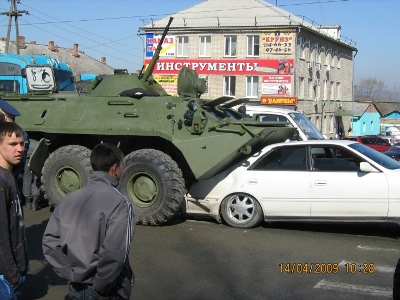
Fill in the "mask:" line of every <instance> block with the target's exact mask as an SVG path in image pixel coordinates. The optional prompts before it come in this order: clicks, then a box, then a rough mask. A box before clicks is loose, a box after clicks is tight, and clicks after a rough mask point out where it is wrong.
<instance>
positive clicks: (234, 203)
mask: <svg viewBox="0 0 400 300" xmlns="http://www.w3.org/2000/svg"><path fill="white" fill-rule="evenodd" d="M221 214H222V218H223V219H224V221H225V222H226V223H227V224H228V225H230V226H232V227H238V228H252V227H256V226H258V225H260V224H261V222H262V220H263V212H262V209H261V205H260V204H259V203H258V201H257V200H256V199H254V198H253V197H251V196H249V195H247V194H242V193H236V194H233V195H230V196H228V197H226V198H225V199H224V200H222V204H221Z"/></svg>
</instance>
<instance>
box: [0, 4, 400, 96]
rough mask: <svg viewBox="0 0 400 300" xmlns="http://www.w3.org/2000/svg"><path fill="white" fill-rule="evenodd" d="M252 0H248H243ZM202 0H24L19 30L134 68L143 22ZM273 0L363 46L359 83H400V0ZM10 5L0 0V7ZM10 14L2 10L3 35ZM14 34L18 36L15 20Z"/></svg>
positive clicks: (356, 74)
mask: <svg viewBox="0 0 400 300" xmlns="http://www.w3.org/2000/svg"><path fill="white" fill-rule="evenodd" d="M243 1H247V0H243ZM201 2H203V0H146V1H143V0H142V1H139V0H68V1H61V0H57V1H54V0H20V3H18V4H17V8H18V10H26V11H28V12H29V14H28V15H26V14H25V13H22V16H20V17H19V18H18V24H19V34H20V35H22V36H25V40H26V42H29V41H32V40H34V41H36V43H37V44H44V45H47V44H48V42H49V41H54V44H55V45H58V46H59V47H66V48H72V46H73V44H75V43H77V44H78V45H79V50H81V51H85V54H87V55H89V56H91V57H93V58H95V59H98V60H100V58H101V57H103V56H104V57H106V59H107V64H108V65H109V66H111V67H113V68H116V69H128V71H129V72H135V71H136V70H138V69H141V67H142V64H143V54H142V53H143V42H142V38H143V37H140V36H139V35H138V30H139V27H140V26H143V25H146V24H149V23H151V22H152V20H153V21H156V20H159V19H162V18H164V17H167V16H169V15H171V14H174V13H177V12H179V11H181V10H184V9H186V8H189V7H191V6H194V5H196V4H199V3H201ZM267 2H268V3H270V4H273V5H277V6H279V7H280V8H282V9H284V10H286V11H288V12H290V13H292V14H294V15H297V16H299V17H302V18H303V17H304V18H305V20H306V21H308V22H310V23H311V22H314V24H316V25H340V26H341V37H342V40H345V41H347V42H349V43H351V44H352V45H353V46H355V47H356V48H357V49H358V52H357V54H356V56H355V58H354V62H355V65H354V84H358V83H359V82H360V80H362V79H367V78H376V79H378V80H381V81H383V82H385V84H386V85H387V87H388V88H389V89H393V88H397V89H399V88H400V76H399V74H398V70H400V17H399V15H400V0H269V1H267ZM9 8H10V2H9V1H8V0H0V12H6V11H8V10H9ZM7 25H8V17H7V16H6V15H0V37H6V36H7ZM11 39H12V40H15V26H14V22H12V28H11Z"/></svg>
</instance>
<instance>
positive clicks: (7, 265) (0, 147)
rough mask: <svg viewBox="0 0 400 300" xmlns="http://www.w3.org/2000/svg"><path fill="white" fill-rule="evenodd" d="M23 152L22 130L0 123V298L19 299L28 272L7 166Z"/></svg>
mask: <svg viewBox="0 0 400 300" xmlns="http://www.w3.org/2000/svg"><path fill="white" fill-rule="evenodd" d="M23 155H24V132H23V130H22V129H21V127H19V126H18V125H17V124H15V123H10V122H0V299H20V298H21V291H20V290H21V289H20V286H21V284H22V283H23V282H24V281H25V276H26V273H27V272H28V268H29V267H28V266H29V264H28V258H27V255H26V238H25V226H24V217H23V213H22V209H21V202H20V199H19V196H18V192H17V187H16V184H15V179H14V176H13V175H12V173H11V168H12V167H13V166H14V165H16V164H19V163H20V162H21V160H22V158H23Z"/></svg>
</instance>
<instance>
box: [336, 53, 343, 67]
mask: <svg viewBox="0 0 400 300" xmlns="http://www.w3.org/2000/svg"><path fill="white" fill-rule="evenodd" d="M341 56H342V52H341V51H338V52H337V68H338V69H340V57H341Z"/></svg>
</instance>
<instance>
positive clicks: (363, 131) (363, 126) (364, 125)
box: [363, 122, 366, 132]
mask: <svg viewBox="0 0 400 300" xmlns="http://www.w3.org/2000/svg"><path fill="white" fill-rule="evenodd" d="M365 130H366V128H365V122H363V132H365Z"/></svg>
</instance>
